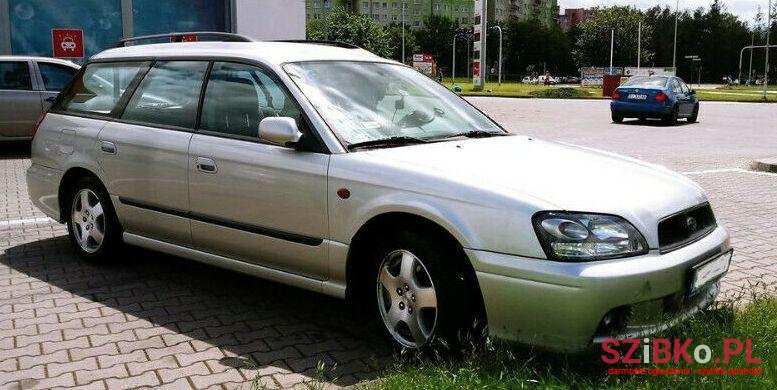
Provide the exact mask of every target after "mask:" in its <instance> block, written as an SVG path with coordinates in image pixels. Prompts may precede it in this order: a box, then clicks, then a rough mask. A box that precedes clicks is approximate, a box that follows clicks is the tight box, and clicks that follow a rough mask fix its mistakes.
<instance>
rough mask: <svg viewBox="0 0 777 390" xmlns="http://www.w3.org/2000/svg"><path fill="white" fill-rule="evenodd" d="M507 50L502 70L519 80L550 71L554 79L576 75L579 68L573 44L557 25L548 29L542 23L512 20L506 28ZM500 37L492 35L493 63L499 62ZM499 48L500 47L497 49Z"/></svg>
mask: <svg viewBox="0 0 777 390" xmlns="http://www.w3.org/2000/svg"><path fill="white" fill-rule="evenodd" d="M503 29H504V40H505V42H504V48H503V61H504V64H503V65H502V69H503V71H504V73H506V74H509V75H511V76H512V77H513V78H518V77H519V76H523V75H526V74H531V73H533V72H537V73H543V71H544V70H548V71H550V72H551V74H553V75H568V74H575V73H576V72H577V67H576V66H575V64H574V61H573V58H572V56H571V49H572V47H571V46H572V44H571V42H572V41H571V40H570V36H571V35H569V34H565V33H564V32H563V31H561V29H560V28H558V26H556V25H551V26H547V25H545V24H544V23H542V22H541V21H539V20H536V19H531V20H527V21H518V20H512V21H509V22H508V23H507V25H506V26H503ZM498 38H499V36H498V34H491V35H489V48H488V50H489V52H488V57H489V59H490V60H493V59H495V58H496V56H497V55H498V54H499V52H498V50H499V48H498V44H499V42H498ZM494 45H497V46H494Z"/></svg>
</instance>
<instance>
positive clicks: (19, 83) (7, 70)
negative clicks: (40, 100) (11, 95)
mask: <svg viewBox="0 0 777 390" xmlns="http://www.w3.org/2000/svg"><path fill="white" fill-rule="evenodd" d="M0 89H9V90H16V91H29V90H31V89H32V80H31V79H30V67H29V65H28V64H27V62H26V61H24V62H23V61H12V62H0Z"/></svg>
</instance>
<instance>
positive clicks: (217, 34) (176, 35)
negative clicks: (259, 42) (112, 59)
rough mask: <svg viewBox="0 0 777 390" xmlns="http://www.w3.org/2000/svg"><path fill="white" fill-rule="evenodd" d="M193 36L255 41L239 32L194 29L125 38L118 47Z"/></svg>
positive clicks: (174, 40)
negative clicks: (148, 40)
mask: <svg viewBox="0 0 777 390" xmlns="http://www.w3.org/2000/svg"><path fill="white" fill-rule="evenodd" d="M191 37H195V38H199V37H211V38H220V39H221V41H223V42H253V41H254V40H253V39H251V38H249V37H247V36H245V35H239V34H232V33H225V32H218V31H193V32H175V33H168V34H154V35H142V36H139V37H132V38H124V39H122V40H120V41H119V42H118V43H117V44H116V47H126V46H127V43H128V42H135V41H142V40H147V39H159V38H170V42H185V41H187V40H188V39H191Z"/></svg>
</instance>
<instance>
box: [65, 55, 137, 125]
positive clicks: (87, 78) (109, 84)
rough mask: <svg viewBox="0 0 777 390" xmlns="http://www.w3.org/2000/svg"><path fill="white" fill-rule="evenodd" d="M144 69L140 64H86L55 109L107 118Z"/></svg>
mask: <svg viewBox="0 0 777 390" xmlns="http://www.w3.org/2000/svg"><path fill="white" fill-rule="evenodd" d="M146 66H148V65H147V64H144V63H140V62H116V63H95V64H89V65H87V66H86V69H85V70H84V72H83V73H82V74H81V75H80V76H78V78H77V79H76V80H75V81H74V82H73V84H72V85H71V87H70V88H69V89H68V90H66V91H64V92H62V94H61V95H60V96H61V100H60V103H59V104H58V105H57V106H56V107H55V108H54V110H57V111H69V112H78V113H88V114H106V115H107V114H109V113H110V112H111V111H113V109H114V108H115V107H116V103H118V102H119V99H121V97H122V96H123V95H124V92H126V90H127V86H129V84H130V82H132V80H133V79H134V78H135V76H136V75H137V74H138V73H139V72H140V71H141V70H142V69H143V68H145V67H146Z"/></svg>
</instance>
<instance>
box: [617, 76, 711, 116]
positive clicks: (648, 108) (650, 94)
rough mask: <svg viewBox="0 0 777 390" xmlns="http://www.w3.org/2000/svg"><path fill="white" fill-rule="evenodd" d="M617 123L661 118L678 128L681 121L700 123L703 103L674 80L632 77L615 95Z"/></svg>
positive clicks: (685, 85)
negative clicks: (700, 110) (698, 121)
mask: <svg viewBox="0 0 777 390" xmlns="http://www.w3.org/2000/svg"><path fill="white" fill-rule="evenodd" d="M610 110H611V111H612V120H613V122H616V123H620V122H623V118H639V119H640V120H642V119H645V118H658V119H661V120H662V121H663V122H664V123H667V124H675V123H677V119H678V118H687V119H688V122H696V120H697V119H698V117H699V100H698V99H697V98H696V92H695V91H694V90H693V89H691V88H689V87H688V85H687V84H685V82H684V81H683V80H682V79H681V78H679V77H674V76H650V77H632V78H631V79H629V80H628V81H626V82H625V83H623V84H622V85H621V86H620V87H618V88H617V89H615V92H613V93H612V102H611V103H610Z"/></svg>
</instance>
